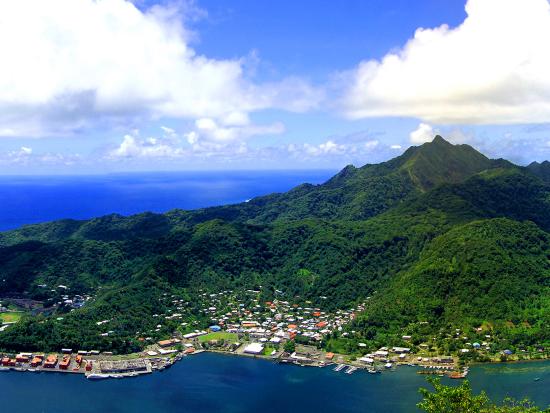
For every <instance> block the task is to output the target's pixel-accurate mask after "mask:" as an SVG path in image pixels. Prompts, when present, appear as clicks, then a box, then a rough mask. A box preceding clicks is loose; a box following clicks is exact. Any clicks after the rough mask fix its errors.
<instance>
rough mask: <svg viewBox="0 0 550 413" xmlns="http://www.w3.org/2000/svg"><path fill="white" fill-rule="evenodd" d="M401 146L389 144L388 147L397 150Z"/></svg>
mask: <svg viewBox="0 0 550 413" xmlns="http://www.w3.org/2000/svg"><path fill="white" fill-rule="evenodd" d="M401 148H402V147H401V145H391V146H390V149H396V150H397V149H401Z"/></svg>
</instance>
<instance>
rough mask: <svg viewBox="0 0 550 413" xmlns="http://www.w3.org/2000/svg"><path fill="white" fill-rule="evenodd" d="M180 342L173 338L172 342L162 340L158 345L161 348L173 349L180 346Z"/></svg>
mask: <svg viewBox="0 0 550 413" xmlns="http://www.w3.org/2000/svg"><path fill="white" fill-rule="evenodd" d="M179 342H180V340H178V339H177V338H172V339H170V340H161V341H159V342H158V343H157V344H158V345H159V346H161V347H171V346H174V345H176V344H178V343H179Z"/></svg>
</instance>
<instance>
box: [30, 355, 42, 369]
mask: <svg viewBox="0 0 550 413" xmlns="http://www.w3.org/2000/svg"><path fill="white" fill-rule="evenodd" d="M41 364H42V358H41V357H33V359H32V360H31V367H38V366H40V365H41Z"/></svg>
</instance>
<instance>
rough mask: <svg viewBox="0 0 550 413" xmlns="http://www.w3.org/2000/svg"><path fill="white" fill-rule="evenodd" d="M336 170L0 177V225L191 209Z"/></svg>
mask: <svg viewBox="0 0 550 413" xmlns="http://www.w3.org/2000/svg"><path fill="white" fill-rule="evenodd" d="M335 172H336V171H328V170H301V171H233V172H227V171H217V172H163V173H125V174H108V175H91V176H3V177H0V231H5V230H9V229H14V228H18V227H20V226H21V225H25V224H33V223H37V222H45V221H52V220H56V219H62V218H74V219H86V218H92V217H96V216H101V215H106V214H111V213H118V214H122V215H131V214H136V213H139V212H144V211H152V212H166V211H168V210H170V209H174V208H180V209H196V208H202V207H208V206H215V205H223V204H231V203H238V202H243V201H245V200H247V199H250V198H253V197H255V196H259V195H266V194H269V193H273V192H284V191H287V190H289V189H291V188H293V187H294V186H296V185H299V184H302V183H304V182H308V183H312V184H318V183H322V182H324V181H326V180H327V179H329V178H330V177H331V176H332V175H334V173H335Z"/></svg>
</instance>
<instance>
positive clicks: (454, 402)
mask: <svg viewBox="0 0 550 413" xmlns="http://www.w3.org/2000/svg"><path fill="white" fill-rule="evenodd" d="M428 381H429V382H430V384H431V385H432V386H433V388H434V391H433V392H430V391H429V390H427V389H424V388H422V389H420V394H422V396H423V397H424V399H423V400H422V401H421V402H420V403H418V407H419V408H420V409H422V410H424V411H425V412H427V413H547V412H550V408H549V409H546V410H540V409H539V408H537V407H536V406H534V405H533V404H532V403H531V402H529V401H528V400H523V401H521V402H517V401H515V400H512V399H506V400H505V401H504V403H503V405H502V406H497V405H495V404H493V403H492V402H491V401H490V400H489V398H488V397H487V395H486V394H485V393H483V392H482V393H481V394H479V395H474V394H472V389H471V387H470V384H469V382H468V381H467V380H465V381H463V382H462V383H461V384H460V385H459V386H445V385H443V384H441V382H440V380H439V379H437V378H429V379H428Z"/></svg>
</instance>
